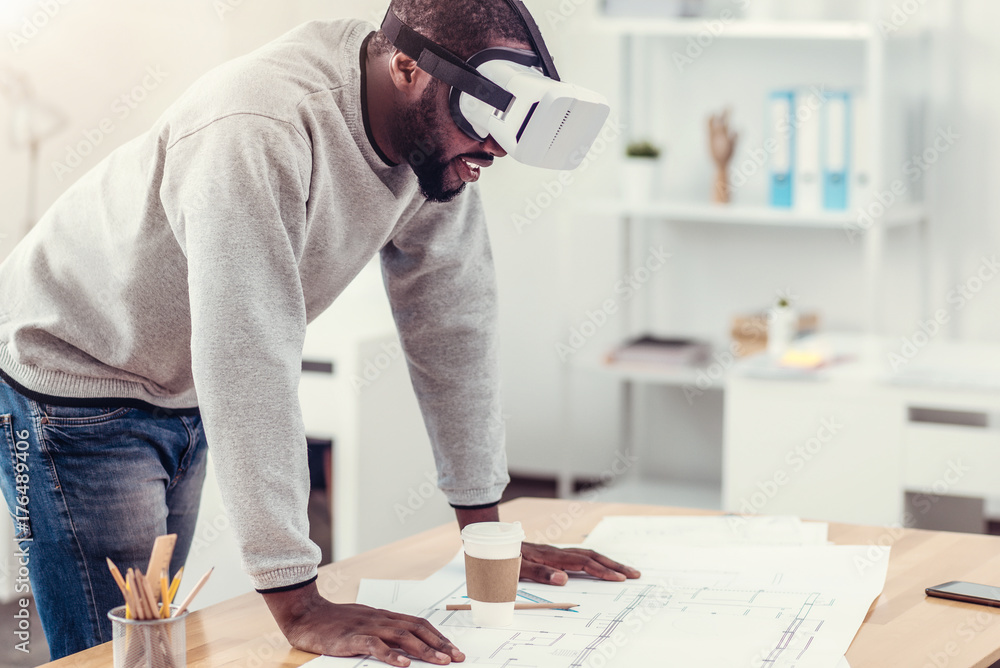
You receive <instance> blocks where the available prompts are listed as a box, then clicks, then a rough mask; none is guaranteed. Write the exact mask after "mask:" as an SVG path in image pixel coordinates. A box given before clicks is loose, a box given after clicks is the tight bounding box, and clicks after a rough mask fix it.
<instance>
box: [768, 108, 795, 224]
mask: <svg viewBox="0 0 1000 668" xmlns="http://www.w3.org/2000/svg"><path fill="white" fill-rule="evenodd" d="M768 107H769V108H768V115H767V118H768V119H769V120H768V122H769V125H770V127H769V128H768V131H767V133H766V135H765V136H767V137H770V138H772V139H774V140H775V141H776V142H777V148H776V150H774V151H773V152H772V153H771V174H770V181H771V206H775V207H781V208H789V207H791V206H792V194H793V188H792V180H793V179H792V175H793V174H794V173H795V127H794V125H793V124H792V119H793V118H794V114H795V92H794V91H790V90H788V91H784V90H783V91H775V92H773V93H771V96H770V99H769V100H768Z"/></svg>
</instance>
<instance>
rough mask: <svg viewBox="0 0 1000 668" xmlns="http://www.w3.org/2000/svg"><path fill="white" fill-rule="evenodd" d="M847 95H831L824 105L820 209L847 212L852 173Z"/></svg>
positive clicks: (839, 93)
mask: <svg viewBox="0 0 1000 668" xmlns="http://www.w3.org/2000/svg"><path fill="white" fill-rule="evenodd" d="M851 131H852V128H851V97H850V93H847V92H838V93H830V96H829V99H828V100H827V101H826V104H824V105H823V129H822V146H821V149H820V150H821V153H820V156H821V161H822V163H821V164H822V166H823V208H824V209H829V210H831V211H844V210H846V209H847V198H848V182H849V179H848V175H849V174H850V173H851V144H852V143H853V142H852V139H851Z"/></svg>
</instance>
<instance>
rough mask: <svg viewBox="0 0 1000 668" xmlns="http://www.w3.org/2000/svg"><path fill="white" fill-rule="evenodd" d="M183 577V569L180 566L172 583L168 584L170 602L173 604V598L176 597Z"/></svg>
mask: <svg viewBox="0 0 1000 668" xmlns="http://www.w3.org/2000/svg"><path fill="white" fill-rule="evenodd" d="M182 575H184V567H183V566H181V568H180V570H179V571H177V575H175V576H174V581H173V582H171V583H170V592H169V593H170V602H171V603H173V602H174V596H177V590H178V589H180V587H181V576H182Z"/></svg>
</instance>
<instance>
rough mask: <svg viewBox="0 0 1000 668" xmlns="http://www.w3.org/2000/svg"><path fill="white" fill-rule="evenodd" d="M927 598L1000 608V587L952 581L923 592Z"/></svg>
mask: <svg viewBox="0 0 1000 668" xmlns="http://www.w3.org/2000/svg"><path fill="white" fill-rule="evenodd" d="M924 591H925V592H926V593H927V595H928V596H937V597H938V598H948V599H951V600H953V601H962V602H964V603H978V604H979V605H992V606H994V607H998V608H1000V587H994V586H993V585H981V584H974V583H972V582H958V581H957V580H953V581H951V582H945V583H944V584H939V585H937V586H934V587H928V588H927V589H925V590H924Z"/></svg>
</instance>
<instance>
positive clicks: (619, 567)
mask: <svg viewBox="0 0 1000 668" xmlns="http://www.w3.org/2000/svg"><path fill="white" fill-rule="evenodd" d="M590 558H591V559H593V560H594V561H597V562H599V563H600V564H601V565H602V566H607V567H608V568H610V569H611V570H613V571H618V572H619V573H624V574H625V577H627V578H629V579H631V580H634V579H636V578H638V577H640V576H642V573H640V572H639V571H637V570H636V569H634V568H632V567H631V566H626V565H625V564H620V563H618V562H617V561H615V560H614V559H609V558H608V557H605V556H604V555H603V554H598V553H597V552H594V553H593V554H592V555H591V557H590Z"/></svg>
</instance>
